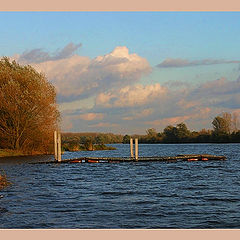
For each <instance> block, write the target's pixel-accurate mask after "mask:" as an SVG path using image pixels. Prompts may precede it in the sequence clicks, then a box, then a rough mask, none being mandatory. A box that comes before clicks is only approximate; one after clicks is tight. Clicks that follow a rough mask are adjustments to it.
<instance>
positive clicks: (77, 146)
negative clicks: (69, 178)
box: [62, 133, 123, 151]
mask: <svg viewBox="0 0 240 240" xmlns="http://www.w3.org/2000/svg"><path fill="white" fill-rule="evenodd" d="M122 141H123V135H119V134H118V135H117V134H113V133H62V149H63V150H64V151H93V150H114V149H115V148H114V147H111V146H106V145H105V144H109V143H122Z"/></svg>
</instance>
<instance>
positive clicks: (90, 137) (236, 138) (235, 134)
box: [62, 113, 240, 150]
mask: <svg viewBox="0 0 240 240" xmlns="http://www.w3.org/2000/svg"><path fill="white" fill-rule="evenodd" d="M239 125H240V124H239V116H238V115H237V114H230V113H222V114H221V115H219V116H217V117H215V118H214V120H213V121H212V126H213V129H211V130H207V129H202V130H201V131H199V132H197V131H190V130H189V129H188V127H187V125H186V124H185V123H179V124H177V125H176V126H173V125H169V126H167V127H166V128H164V130H163V132H157V131H156V129H154V128H149V129H147V130H146V134H145V135H139V134H134V135H130V134H126V135H120V134H113V133H63V134H62V141H63V144H64V146H65V147H66V146H69V147H70V148H71V149H74V148H79V149H80V148H81V146H82V147H84V148H89V146H91V145H94V144H95V145H101V144H109V143H129V141H130V138H138V141H139V143H239V142H240V130H239ZM90 148H91V147H90ZM80 150H81V149H80Z"/></svg>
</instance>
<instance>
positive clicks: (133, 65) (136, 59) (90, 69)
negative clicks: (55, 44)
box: [33, 46, 151, 102]
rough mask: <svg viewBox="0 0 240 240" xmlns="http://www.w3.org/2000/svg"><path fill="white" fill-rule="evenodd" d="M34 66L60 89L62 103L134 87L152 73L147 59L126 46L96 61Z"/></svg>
mask: <svg viewBox="0 0 240 240" xmlns="http://www.w3.org/2000/svg"><path fill="white" fill-rule="evenodd" d="M60 55H61V56H62V54H59V56H60ZM33 65H34V67H35V68H36V69H37V70H38V71H42V72H44V73H46V76H47V77H48V79H49V80H50V81H52V82H53V84H54V85H55V86H56V88H57V91H58V96H59V101H60V102H67V101H73V100H77V99H84V98H88V97H91V96H93V95H95V94H98V93H100V92H105V91H109V90H110V89H112V88H119V87H122V86H125V85H127V84H128V85H129V84H134V83H136V82H138V81H139V80H140V78H141V76H142V75H144V74H146V73H149V72H150V71H151V67H150V65H149V63H148V61H147V60H146V59H145V58H142V57H140V56H138V55H137V54H134V53H133V54H130V53H129V51H128V49H127V47H124V46H123V47H116V48H115V49H114V50H113V51H112V52H111V53H109V54H106V55H104V56H98V57H96V58H95V59H90V58H88V57H81V56H78V55H73V56H71V57H68V58H64V59H57V60H50V61H44V62H41V63H35V64H33Z"/></svg>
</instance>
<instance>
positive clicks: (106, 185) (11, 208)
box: [0, 144, 240, 229]
mask: <svg viewBox="0 0 240 240" xmlns="http://www.w3.org/2000/svg"><path fill="white" fill-rule="evenodd" d="M114 146H115V147H117V150H114V151H96V152H78V153H77V152H75V153H67V152H66V153H65V154H64V155H63V158H73V157H77V156H98V157H107V156H129V145H122V144H119V145H118V144H116V145H114ZM204 153H207V154H215V155H225V156H226V157H227V160H226V161H203V162H177V163H161V162H147V163H142V162H139V163H112V164H111V163H98V164H97V163H82V164H62V165H59V164H43V165H41V164H39V165H38V164H28V163H29V162H30V161H44V160H47V159H49V160H52V159H53V158H52V156H37V157H21V158H19V157H18V158H4V159H3V158H0V169H2V170H4V171H5V172H6V174H7V176H8V177H9V179H10V181H11V182H12V183H13V184H12V186H10V187H8V188H7V189H5V190H2V191H1V192H0V195H3V198H0V228H100V229H102V228H240V144H183V145H177V144H176V145H147V144H145V145H144V144H143V145H139V156H157V155H160V156H164V155H177V154H204Z"/></svg>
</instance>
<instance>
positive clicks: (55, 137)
mask: <svg viewBox="0 0 240 240" xmlns="http://www.w3.org/2000/svg"><path fill="white" fill-rule="evenodd" d="M57 157H58V155H57V131H54V158H55V160H57Z"/></svg>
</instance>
